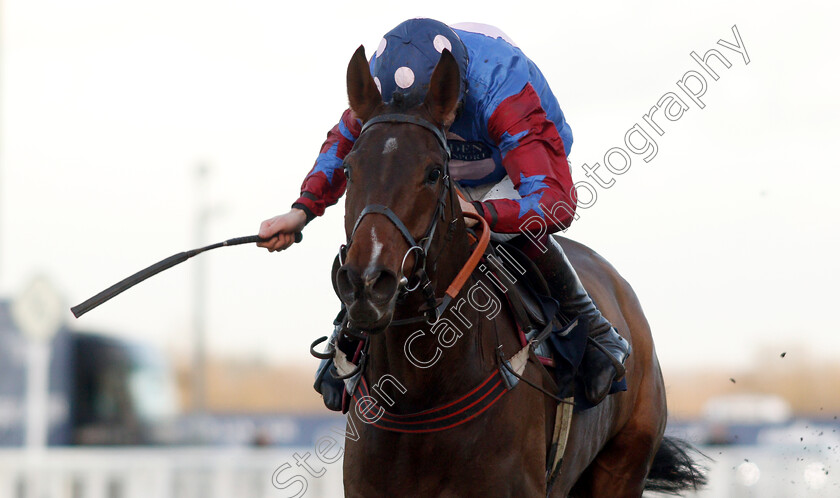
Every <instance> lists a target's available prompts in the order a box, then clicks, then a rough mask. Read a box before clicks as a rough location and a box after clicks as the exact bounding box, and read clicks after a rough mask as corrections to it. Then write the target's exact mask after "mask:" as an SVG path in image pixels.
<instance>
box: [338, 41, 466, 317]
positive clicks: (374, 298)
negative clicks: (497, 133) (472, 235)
mask: <svg viewBox="0 0 840 498" xmlns="http://www.w3.org/2000/svg"><path fill="white" fill-rule="evenodd" d="M459 85H460V78H459V70H458V65H457V63H456V61H455V59H454V58H453V57H452V55H451V54H450V53H449V51H448V50H443V52H442V54H441V57H440V60H439V62H438V64H437V66H436V67H435V69H434V72H433V73H432V77H431V81H430V83H429V87H428V89H427V91H426V95H425V99H424V100H423V101H422V102H409V101H405V100H403V99H401V98H400V95H396V96H395V97H394V99H393V101H392V102H391V103H389V104H385V103H383V102H382V96H381V94H380V93H379V90H378V89H377V85H376V83H375V82H374V79H373V77H372V76H371V74H370V70H369V66H368V62H367V59H366V57H365V53H364V48H363V47H359V49H358V50H357V51H356V53H355V54H354V55H353V58H352V59H351V61H350V65H349V66H348V68H347V93H348V96H349V100H350V108H351V109H352V110H353V113H354V114H355V115H356V117H358V118H359V119H360V120H361V121H362V123H363V124H364V127H363V130H362V133H361V134H360V136H359V138H358V139H357V140H356V143H355V145H354V146H353V150H352V151H351V152H350V153H349V154H348V155H347V156H346V157H345V159H344V167H345V173H346V175H347V179H348V181H347V197H346V204H345V206H346V207H345V218H344V225H345V230H346V232H347V241H348V245H347V248H346V251H344V254H343V259H342V265H341V267H340V268H339V269H338V271H337V273H336V275H335V285H336V289H337V291H338V294H339V297H340V298H341V300H342V301H343V302H344V304H345V305H346V306H347V310H348V313H349V320H350V322H351V324H352V328H354V329H358V330H364V331H367V332H370V333H376V332H380V331H382V330H384V329H385V328H386V327H387V326H388V324H389V323H390V322H391V319H392V317H393V314H394V309H395V305H396V301H397V296H398V295H400V291H401V290H402V289H403V288H405V287H406V285H408V286H409V287H411V286H413V285H414V283H412V280H413V277H416V276H417V275H418V272H419V270H420V269H421V268H422V267H423V266H424V265H425V262H426V259H427V258H426V257H425V252H426V251H427V250H428V249H429V247H430V246H431V245H434V246H435V247H436V248H438V249H439V248H440V247H442V244H443V242H442V241H441V240H440V239H441V234H442V233H443V230H442V228H443V229H445V228H447V227H446V226H445V225H448V222H449V221H451V220H450V219H447V220H445V222H442V223H438V221H439V220H440V219H441V218H444V211H445V212H446V213H447V215H448V217H449V218H451V219H458V220H460V209H459V208H458V206H457V202H454V197H452V192H451V188H450V186H449V182H450V180H449V178H448V172H447V161H448V152H447V149H446V141H445V135H444V133H445V129H446V128H448V126H449V125H451V124H452V122H453V121H454V119H455V110H456V107H457V105H458V100H459V93H460V88H459ZM444 206H446V209H444ZM436 235H437V236H436ZM433 241H434V244H432V242H433ZM403 277H405V278H403Z"/></svg>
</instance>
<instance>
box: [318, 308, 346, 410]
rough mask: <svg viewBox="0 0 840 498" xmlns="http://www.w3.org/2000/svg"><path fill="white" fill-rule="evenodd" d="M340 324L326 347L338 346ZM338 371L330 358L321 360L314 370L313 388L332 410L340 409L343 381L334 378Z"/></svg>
mask: <svg viewBox="0 0 840 498" xmlns="http://www.w3.org/2000/svg"><path fill="white" fill-rule="evenodd" d="M340 330H341V324H340V323H339V324H337V325H336V327H335V330H333V333H332V336H331V337H330V340H329V341H328V344H329V347H328V349H330V350H332V349H333V348H338V337H339V332H340ZM337 376H338V371H337V370H336V369H335V365H334V364H333V359H332V358H327V359H325V360H321V364H320V365H319V366H318V370H317V371H316V372H315V385H314V386H313V387H314V388H315V390H316V391H317V392H318V393H319V394H321V396H323V398H324V405H326V407H327V408H329V409H330V410H332V411H336V412H338V411H341V401H342V397H343V395H344V381H343V380H339V379H336V377H337Z"/></svg>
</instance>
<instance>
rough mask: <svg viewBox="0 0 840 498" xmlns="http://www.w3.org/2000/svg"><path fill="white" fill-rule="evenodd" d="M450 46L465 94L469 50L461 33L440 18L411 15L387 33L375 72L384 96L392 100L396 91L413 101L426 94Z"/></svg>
mask: <svg viewBox="0 0 840 498" xmlns="http://www.w3.org/2000/svg"><path fill="white" fill-rule="evenodd" d="M444 48H446V49H448V50H449V51H450V52H452V55H453V56H454V57H455V60H456V61H457V62H458V69H459V70H460V73H461V92H460V95H461V97H463V96H464V92H465V91H466V83H465V82H466V74H467V50H466V48H465V47H464V44H463V43H462V42H461V39H460V38H458V35H457V34H455V32H454V31H453V30H452V28H450V27H449V26H447V25H446V24H443V23H442V22H440V21H435V20H433V19H410V20H408V21H405V22H403V23H402V24H400V25H399V26H397V27H396V28H394V29H392V30H391V31H389V32H388V33H386V34H385V37H383V38H382V41H380V42H379V47H377V49H376V55H375V56H374V61H373V68H372V73H373V77H374V81H375V82H376V86H377V88H379V91H380V93H382V100H383V101H384V102H390V101H391V100H392V98H393V94H394V92H395V91H400V92H401V93H402V94H403V95H404V100H405V101H406V103H409V104H412V105H414V104H417V103H419V102H421V101H422V100H423V99H424V98H425V97H426V92H427V91H428V88H429V82H430V81H431V79H432V72H433V71H434V69H435V65H436V64H437V63H438V60H440V54H441V53H442V52H443V49H444Z"/></svg>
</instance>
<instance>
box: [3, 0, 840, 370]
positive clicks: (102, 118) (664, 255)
mask: <svg viewBox="0 0 840 498" xmlns="http://www.w3.org/2000/svg"><path fill="white" fill-rule="evenodd" d="M2 1H3V9H4V12H3V19H2V22H3V25H2V43H3V45H4V46H3V59H2V65H3V66H2V90H0V91H2V111H0V112H2V116H0V117H2V136H0V139H2V145H0V160H1V161H2V163H0V293H2V294H4V295H6V296H9V295H12V294H14V293H16V292H18V291H19V290H20V289H21V288H22V287H23V286H24V285H25V283H26V282H27V280H28V279H29V278H31V277H32V275H34V274H37V273H42V274H45V275H47V276H49V278H50V279H52V281H53V282H54V283H55V285H56V286H57V287H58V289H59V290H60V291H61V292H62V293H63V294H64V295H65V296H66V299H67V306H68V308H69V306H70V305H72V304H77V303H79V302H81V301H82V300H84V299H86V298H88V297H90V296H91V295H93V294H94V293H96V292H98V291H100V290H102V289H103V288H105V287H107V286H109V285H111V284H113V283H114V282H116V281H118V280H120V279H122V278H124V277H126V276H128V275H129V274H131V273H134V272H135V271H137V270H140V269H141V268H143V267H145V266H147V265H149V264H151V263H153V262H155V261H157V260H159V259H162V258H163V257H166V256H169V255H170V254H173V253H176V252H179V251H182V250H186V249H188V248H192V247H194V246H195V245H196V241H195V234H194V222H193V220H194V218H195V212H196V206H197V204H198V202H199V196H198V195H197V191H196V186H195V181H194V177H195V170H196V167H197V165H198V164H200V163H204V164H207V165H208V166H209V167H210V169H211V173H210V176H209V178H208V181H207V184H208V186H207V195H206V198H207V202H209V203H210V204H212V205H213V206H215V209H214V216H213V217H212V219H211V221H210V223H209V224H208V233H207V239H206V242H213V241H216V240H222V239H226V238H230V237H234V236H240V235H248V234H253V233H256V231H257V229H258V227H259V223H260V221H262V220H263V219H265V218H268V217H270V216H273V215H275V214H279V213H281V212H285V211H286V210H287V209H288V207H289V205H290V204H291V203H292V202H293V200H294V199H295V198H296V197H297V194H298V190H299V186H300V183H301V180H302V179H303V177H304V175H305V174H306V172H307V171H308V170H309V168H310V167H311V165H312V162H313V161H314V159H315V156H316V155H317V153H318V149H319V147H320V144H321V142H322V141H323V139H324V137H325V134H326V132H327V130H328V129H329V128H330V127H331V126H332V125H333V124H334V123H335V122H336V121H337V119H338V117H339V116H340V113H341V112H342V110H343V109H344V108H345V106H346V94H345V88H344V74H345V71H346V67H347V63H348V61H349V59H350V56H351V55H352V54H353V51H354V50H355V49H356V47H357V46H358V45H359V44H364V45H365V47H366V48H367V51H368V54H370V53H371V52H372V51H373V50H375V49H376V46H377V45H378V43H379V40H380V38H381V36H382V34H384V33H385V32H386V31H388V30H389V29H391V28H392V27H393V26H394V25H396V24H398V23H399V22H401V21H402V20H404V19H407V18H410V17H416V16H425V17H433V18H437V19H439V20H441V21H444V22H448V23H457V22H462V21H474V22H483V23H488V24H492V25H496V26H498V27H500V28H501V29H502V30H503V31H505V32H506V33H507V34H508V35H509V36H510V37H512V38H513V40H514V41H516V43H517V44H518V45H519V46H520V47H521V48H522V49H523V50H524V52H525V53H526V54H527V55H528V56H529V57H531V59H533V60H534V61H535V62H536V63H537V64H538V65H539V67H540V68H541V69H542V71H543V72H544V74H545V75H546V77H547V79H548V81H549V83H550V85H551V87H552V89H553V90H554V92H555V94H556V95H557V97H558V100H559V102H560V105H561V107H562V108H563V109H564V111H565V113H566V116H567V118H568V120H569V122H570V124H571V126H572V128H573V131H574V136H575V141H574V146H573V148H572V153H571V156H570V159H571V160H572V162H573V164H574V175H575V179H576V180H585V179H586V177H585V176H584V172H583V171H582V170H581V165H582V164H584V163H587V164H589V165H590V166H591V165H593V164H594V163H596V162H600V163H601V164H603V156H604V154H605V152H607V151H608V150H609V149H611V148H612V147H616V146H622V147H624V148H626V146H625V145H624V134H625V132H627V130H629V129H630V128H631V127H632V126H633V125H635V124H640V125H645V123H644V121H643V115H644V114H646V113H647V112H648V110H649V109H650V108H651V107H652V106H654V105H655V104H656V103H657V101H659V99H660V98H661V97H662V96H663V95H665V94H666V93H667V92H675V93H677V94H680V92H681V90H680V89H679V88H678V86H677V81H678V80H680V79H681V78H682V77H683V76H684V74H685V73H686V72H687V71H690V70H693V71H701V72H702V70H701V69H700V68H699V66H698V64H697V63H696V62H695V61H694V60H692V58H691V57H690V55H689V54H690V53H691V52H692V51H695V52H697V53H698V54H700V55H701V56H702V55H703V54H705V53H706V51H707V50H709V49H711V48H716V49H718V50H719V51H720V52H721V53H722V54H723V55H724V56H725V57H727V59H728V61H729V62H730V63H731V67H729V68H724V67H723V66H721V65H716V64H717V63H716V62H712V65H713V67H715V68H717V72H718V74H719V79H718V80H717V81H714V80H713V79H711V78H709V77H708V75H706V81H707V84H708V88H707V90H706V94H705V95H704V96H703V97H702V101H703V103H704V108H702V109H701V108H700V107H699V106H698V105H697V104H696V103H694V102H692V101H691V100H690V99H687V98H686V103H687V104H688V110H687V111H686V112H685V113H684V114H683V115H682V116H681V118H680V119H679V120H677V121H674V122H668V121H662V123H663V124H662V129H663V132H664V135H662V136H656V137H655V139H656V143H657V147H658V153H657V155H656V157H654V158H653V159H652V160H651V161H650V162H648V163H645V162H644V161H642V160H641V159H640V156H635V155H634V156H632V159H633V162H632V163H631V166H630V168H629V169H628V170H627V171H626V172H624V173H623V174H622V175H620V176H618V175H612V174H610V173H609V172H606V170H605V168H604V167H603V166H602V168H601V169H600V170H599V172H602V173H606V174H605V178H606V179H609V178H613V179H614V180H615V183H614V184H613V185H612V186H611V187H610V188H598V187H596V193H597V194H598V198H597V201H596V202H595V204H594V205H593V206H592V207H590V208H588V209H581V210H580V211H579V214H580V219H579V220H578V221H577V222H576V223H575V224H574V225H573V226H572V228H571V229H570V230H569V232H568V236H569V237H571V238H574V239H576V240H578V241H581V242H583V243H585V244H587V245H589V246H591V247H592V248H594V249H595V250H597V251H598V252H599V253H601V254H602V255H603V256H605V257H606V258H607V259H609V260H610V261H611V262H612V263H613V265H614V266H615V267H616V268H617V269H618V271H619V272H620V273H621V274H622V275H623V276H624V277H625V278H626V279H627V280H628V281H629V282H630V283H631V284H632V285H633V287H634V288H635V290H636V292H637V294H638V295H639V298H640V299H641V302H642V305H643V307H644V309H645V311H646V314H647V317H648V319H649V321H650V322H651V325H652V328H653V332H654V338H655V341H656V346H657V352H658V354H659V357H660V361H661V362H662V364H663V365H665V366H666V367H669V368H677V367H681V366H696V365H700V364H706V363H710V362H711V363H714V364H723V365H728V366H744V365H747V364H749V363H750V362H752V361H754V360H755V357H756V354H757V351H758V348H757V346H766V345H770V346H771V347H772V346H774V345H778V348H779V350H780V351H782V350H784V349H785V348H787V347H789V346H790V345H793V344H802V343H807V344H810V345H811V347H812V348H813V350H814V351H815V352H816V353H818V354H820V355H823V356H824V357H830V356H836V355H837V354H839V353H840V330H838V325H837V320H834V319H833V318H834V310H836V308H837V297H838V291H837V281H838V277H840V263H838V260H837V258H836V255H837V254H838V253H840V241H839V240H838V222H837V220H838V218H840V201H838V200H837V194H836V189H837V187H838V179H840V172H838V171H840V168H839V167H840V164H838V162H840V161H838V153H837V151H836V147H832V144H833V143H836V141H837V136H838V133H840V117H838V111H840V106H838V100H839V99H838V92H837V88H838V85H839V84H840V81H838V80H839V79H840V78H838V75H840V70H838V68H837V54H836V49H837V47H838V46H840V35H839V34H838V31H839V30H838V29H837V28H836V21H837V19H838V18H840V16H838V9H837V8H836V7H817V6H816V5H808V4H802V3H799V4H796V5H794V4H793V3H790V2H776V4H778V5H776V6H772V5H770V4H769V3H767V2H751V3H750V4H749V5H740V6H737V7H736V6H733V5H731V4H730V3H728V2H712V3H709V2H704V3H703V4H696V3H695V4H683V3H680V4H677V3H676V2H653V3H650V2H647V3H644V4H642V5H640V4H638V3H632V4H631V3H627V2H609V3H603V2H599V3H598V4H597V5H596V4H593V3H587V2H575V3H560V2H555V1H552V2H544V3H538V2H509V1H508V2H499V3H494V2H487V1H482V2H475V3H474V4H473V5H474V6H473V7H470V6H469V3H468V2H451V1H446V2H423V4H422V5H423V6H422V8H421V7H420V6H419V5H420V4H419V3H411V2H400V3H396V4H393V3H392V4H388V5H387V7H385V5H386V4H384V3H382V2H366V1H356V2H337V3H336V4H335V5H328V4H327V3H325V2H296V3H295V6H294V9H290V8H289V4H288V3H287V2H278V1H244V2H243V1H240V2H233V1H226V2H220V1H209V2H208V1H206V0H205V1H178V2H172V1H170V0H167V1H163V0H143V1H134V0H131V1H128V0H124V1H121V2H111V1H104V0H76V1H74V2H66V1H58V0H2ZM408 5H414V6H413V7H407V6H408ZM478 6H480V8H479V7H478ZM829 8H830V9H833V11H832V12H829V11H828V10H827V9H829ZM733 25H737V27H738V31H739V33H740V35H741V39H742V41H743V44H744V46H745V48H746V51H747V54H748V56H749V59H750V62H749V64H746V63H745V60H744V58H743V57H742V55H740V54H738V53H737V52H735V51H733V50H730V49H728V48H725V47H723V46H721V45H718V44H717V41H718V40H720V39H723V40H725V41H727V42H730V43H734V42H735V37H734V35H733V32H732V26H733ZM681 95H682V97H683V98H685V94H681ZM648 131H649V130H648ZM616 162H617V163H618V161H617V159H616ZM590 181H591V180H590ZM342 216H343V209H342V205H341V204H339V205H338V206H335V207H333V208H332V209H330V210H329V211H328V214H327V216H325V217H324V218H323V219H318V220H316V221H314V222H313V223H311V224H310V226H309V227H307V229H306V231H305V240H304V242H303V244H301V245H300V246H296V247H293V248H292V249H291V250H289V251H286V252H284V253H280V254H268V253H267V252H265V251H264V250H261V249H260V250H258V249H257V248H255V247H238V248H230V249H221V250H218V251H214V252H212V253H208V254H206V255H202V256H200V257H201V258H202V259H203V260H204V263H205V264H206V265H207V269H208V300H209V303H208V306H209V315H208V323H209V325H208V328H209V330H208V332H209V339H208V340H209V347H210V349H211V352H212V353H225V354H236V355H240V356H243V357H251V358H262V359H266V360H269V361H276V362H280V363H286V364H287V363H293V362H297V363H304V364H310V365H314V363H315V360H312V359H310V358H309V357H308V353H307V347H308V344H309V342H310V341H311V340H312V339H314V338H316V337H319V336H321V335H326V334H328V333H329V332H330V328H331V325H330V324H331V321H332V318H333V316H334V314H335V312H336V311H337V309H338V300H337V298H336V297H335V296H334V294H333V292H332V289H331V286H330V283H329V268H330V264H331V262H332V258H333V255H334V254H335V251H336V249H337V248H338V245H339V244H340V243H341V242H342V240H343V237H344V235H343V230H342V228H341V222H342ZM196 268H197V264H196V262H195V261H190V262H187V263H184V264H182V265H180V266H178V267H176V268H175V269H172V270H169V271H167V272H165V273H163V274H161V275H159V276H156V277H154V278H153V279H151V280H148V281H146V282H144V283H143V284H141V285H140V286H138V287H136V288H134V289H131V290H130V291H128V292H126V293H125V294H123V295H121V296H119V297H117V298H115V299H114V300H113V301H111V302H109V303H107V304H106V305H103V306H102V307H101V308H98V309H96V310H94V311H92V312H90V313H89V314H88V315H86V316H84V317H83V318H82V319H81V320H78V321H76V320H75V319H73V318H72V315H71V314H70V313H69V311H68V312H67V320H68V321H73V323H74V325H76V326H78V327H81V328H86V329H96V330H102V331H108V332H112V333H117V334H122V335H125V336H129V337H135V338H143V339H147V340H149V341H151V342H153V343H155V344H157V345H159V346H161V347H163V348H167V349H169V350H175V351H182V352H187V351H189V344H190V343H189V337H190V335H189V331H190V328H189V327H190V311H191V293H190V289H191V284H190V282H191V278H192V276H193V272H194V271H195V270H196Z"/></svg>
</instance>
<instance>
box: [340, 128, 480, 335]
mask: <svg viewBox="0 0 840 498" xmlns="http://www.w3.org/2000/svg"><path fill="white" fill-rule="evenodd" d="M380 123H408V124H413V125H416V126H420V127H422V128H424V129H426V130H428V131H430V132H431V133H432V134H433V135H434V136H435V139H436V141H437V143H438V145H439V146H440V147H441V149H442V151H443V153H444V154H443V156H444V160H443V170H442V172H441V180H442V181H441V184H442V186H441V190H440V194H439V195H438V198H437V203H436V205H435V211H434V214H433V215H432V220H431V221H430V222H429V226H428V228H427V229H426V231H425V232H424V234H423V236H422V237H420V239H419V240H415V238H414V237H413V236H412V235H411V232H410V231H409V230H408V228H407V227H406V226H405V223H403V222H402V220H401V219H400V217H399V216H397V214H396V213H394V211H392V210H391V208H389V207H388V206H384V205H382V204H368V205H367V206H365V208H364V209H362V212H361V213H359V216H358V218H356V222H355V224H354V225H353V230H352V231H351V232H350V237H349V238H348V240H347V243H346V244H342V246H341V247H340V248H339V250H338V260H339V264H341V265H343V264H344V261H345V259H346V256H347V252H348V251H349V250H350V246H351V245H352V244H353V237H354V236H355V234H356V229H358V228H359V224H361V222H362V219H364V217H365V216H367V215H369V214H381V215H383V216H385V217H386V218H388V220H390V221H391V223H392V224H393V225H394V226H395V227H396V228H397V230H398V231H399V232H400V234H401V235H402V236H403V238H404V239H405V241H406V242H407V243H408V250H407V251H406V252H405V255H403V258H402V263H401V265H400V275H399V276H398V279H399V286H400V298H403V297H405V296H406V295H407V294H408V293H411V292H414V291H416V290H418V289H420V292H421V293H422V295H423V298H424V300H425V302H426V304H425V305H424V306H423V308H422V311H423V315H424V316H420V317H413V318H408V319H404V320H393V321H392V322H391V325H399V324H405V323H413V322H418V321H422V320H426V321H428V322H434V321H436V320H437V319H438V318H439V317H440V316H441V315H442V314H443V312H444V311H445V310H446V306H447V305H448V304H449V300H447V299H446V298H444V299H442V300H440V302H439V301H438V300H437V299H436V298H435V295H434V286H433V285H432V282H431V279H429V275H428V273H427V272H426V263H427V261H428V255H429V248H430V247H431V245H432V241H433V239H434V234H435V230H436V229H437V226H438V222H439V221H440V220H441V219H443V213H444V208H445V206H446V197H447V195H450V194H451V191H452V179H451V177H450V176H449V158H450V156H451V154H450V151H449V144H448V143H447V141H446V136H445V135H444V131H443V129H442V128H440V127H437V126H435V125H434V124H432V123H431V122H429V121H428V120H426V119H423V118H420V117H417V116H412V115H409V114H382V115H380V116H376V117H374V118H371V119H370V120H368V121H367V122H366V123H365V124H364V126H363V127H362V130H361V132H359V137H360V138H361V136H362V135H363V134H364V133H365V132H366V131H367V130H369V129H370V128H371V126H373V125H376V124H380ZM452 201H453V202H450V210H451V211H452V212H451V219H450V222H449V226H448V227H447V232H446V234H445V235H444V237H445V239H446V240H447V241H448V240H451V238H452V236H453V234H454V231H455V224H456V221H457V219H456V217H455V206H454V200H452ZM482 252H483V251H482ZM412 253H415V260H414V265H413V268H412V270H411V272H409V273H408V274H407V275H406V273H405V262H406V260H408V257H409V255H411V254H412ZM350 328H351V329H352V327H350Z"/></svg>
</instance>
